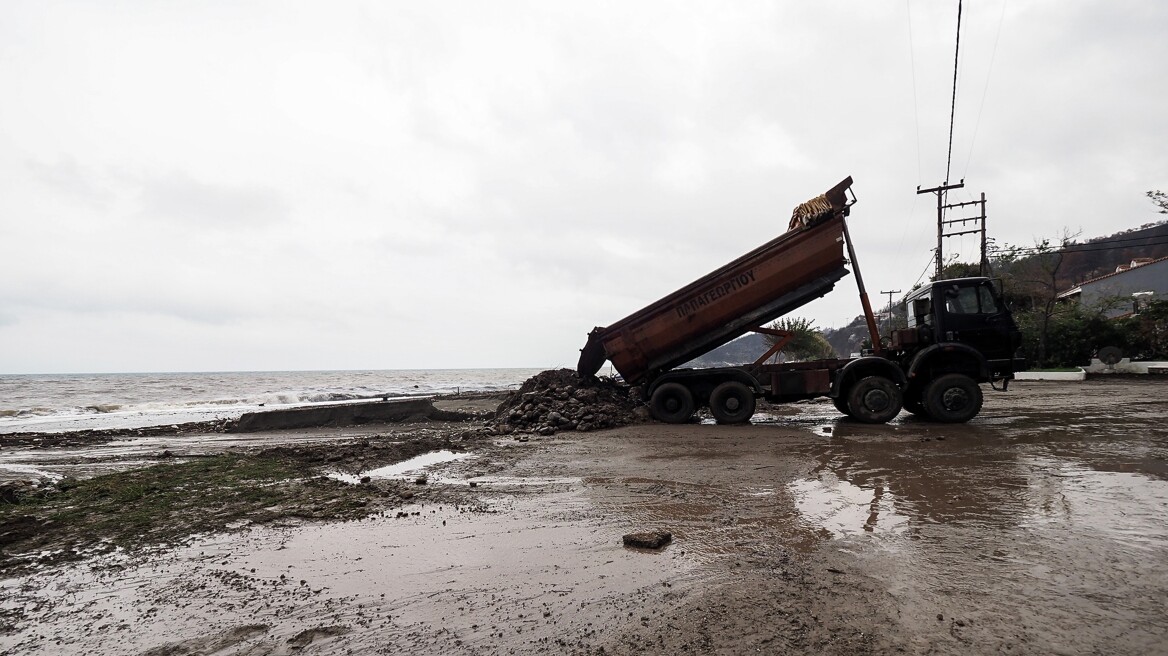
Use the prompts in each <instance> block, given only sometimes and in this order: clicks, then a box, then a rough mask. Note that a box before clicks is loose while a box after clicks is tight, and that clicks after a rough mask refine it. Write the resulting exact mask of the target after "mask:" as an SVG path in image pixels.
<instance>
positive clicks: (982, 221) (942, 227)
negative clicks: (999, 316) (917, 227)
mask: <svg viewBox="0 0 1168 656" xmlns="http://www.w3.org/2000/svg"><path fill="white" fill-rule="evenodd" d="M964 186H965V180H964V179H962V180H961V182H959V183H957V184H953V185H951V184H943V185H941V186H938V187H933V188H932V189H921V188H920V187H917V193H918V194H937V250H936V255H937V266H936V268H935V269H934V271H935V273H934V274H933V279H934V280H938V279H940V277H941V268H942V267H944V266H945V258H944V254H943V250H942V247H943V244H944V239H945V237H957V236H959V235H968V234H974V233H980V234H981V259H980V260H979V261H978V264H977V268H978V273H979V274H980V275H983V276H984V275H986V272H987V270H988V268H989V267H988V264H989V261H988V260H987V259H986V197H985V192H982V194H981V199H980V200H971V201H967V202H964V203H947V202H946V200H947V197H948V193H947V192H948V191H949V190H950V189H961V188H963V187H964ZM968 206H976V207H977V208H978V209H980V214H978V215H977V216H965V217H962V218H959V219H946V218H945V211H946V210H952V209H958V208H962V207H968ZM970 221H974V222H975V225H976V226H977V227H975V228H973V229H971V230H957V231H956V232H946V230H951V228H949V226H952V225H953V224H956V223H960V224H961V226H959V227H961V228H964V227H965V225H966V224H967V223H969V222H970Z"/></svg>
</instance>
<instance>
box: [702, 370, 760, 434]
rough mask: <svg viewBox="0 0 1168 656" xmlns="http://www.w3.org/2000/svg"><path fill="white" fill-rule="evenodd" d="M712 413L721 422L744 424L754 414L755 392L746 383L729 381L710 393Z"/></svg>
mask: <svg viewBox="0 0 1168 656" xmlns="http://www.w3.org/2000/svg"><path fill="white" fill-rule="evenodd" d="M710 414H712V415H714V419H717V420H718V423H719V424H742V423H746V422H748V421H750V418H751V417H753V416H754V392H752V391H751V389H750V388H749V387H747V386H746V385H744V384H742V383H739V382H736V381H727V382H725V383H722V384H721V385H719V386H717V387H715V388H714V391H713V392H711V393H710Z"/></svg>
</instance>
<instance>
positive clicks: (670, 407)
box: [649, 383, 694, 424]
mask: <svg viewBox="0 0 1168 656" xmlns="http://www.w3.org/2000/svg"><path fill="white" fill-rule="evenodd" d="M649 409H650V410H652V411H653V416H654V417H656V418H657V420H658V421H663V422H665V423H667V424H681V423H684V422H685V421H686V420H688V419H689V418H690V416H691V415H693V413H694V398H693V394H691V393H690V391H689V388H687V387H686V386H685V385H682V384H681V383H665V384H664V385H662V386H661V387H658V388H657V389H656V390H654V391H653V398H651V399H649Z"/></svg>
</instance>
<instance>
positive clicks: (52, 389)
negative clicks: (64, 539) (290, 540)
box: [0, 369, 541, 434]
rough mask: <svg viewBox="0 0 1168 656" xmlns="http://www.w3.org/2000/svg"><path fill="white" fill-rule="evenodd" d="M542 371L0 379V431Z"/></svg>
mask: <svg viewBox="0 0 1168 656" xmlns="http://www.w3.org/2000/svg"><path fill="white" fill-rule="evenodd" d="M540 371H541V370H540V369H401V370H392V369H389V370H377V371H231V372H197V373H129V374H5V375H0V434H3V433H18V432H29V431H36V432H47V433H51V432H62V431H75V430H103V429H126V428H142V427H146V426H166V425H171V424H181V423H187V422H193V421H218V420H225V419H236V418H238V417H239V416H240V415H242V414H243V413H245V412H254V411H257V410H261V409H271V408H289V407H297V406H311V405H319V404H326V403H341V402H353V401H361V400H369V401H372V400H375V399H382V398H402V397H413V396H433V395H439V394H464V393H474V392H499V391H507V390H513V389H516V388H518V387H519V386H520V385H521V384H523V382H524V381H525V380H527V379H528V378H530V377H532V376H534V375H535V374H537V373H539V372H540Z"/></svg>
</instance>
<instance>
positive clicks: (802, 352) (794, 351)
mask: <svg viewBox="0 0 1168 656" xmlns="http://www.w3.org/2000/svg"><path fill="white" fill-rule="evenodd" d="M770 327H771V328H773V329H775V330H783V331H786V332H789V333H793V334H794V337H792V338H791V341H789V342H787V345H786V346H784V347H783V350H781V351H779V353H781V354H782V355H783V356H784V358H785V359H786V360H787V361H801V360H820V359H823V358H833V357H835V349H833V348H832V347H831V344H828V343H827V338H825V337H824V336H823V333H822V332H820V330H819V329H818V328H816V327H815V321H814V320H812V319H806V318H803V317H783V318H782V319H779V320H778V321H776V322H774V323H772V324H771V325H770ZM765 337H766V341H767V345H768V346H774V345H775V343H776V342H777V341H778V340H779V338H777V337H775V336H773V335H765Z"/></svg>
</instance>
